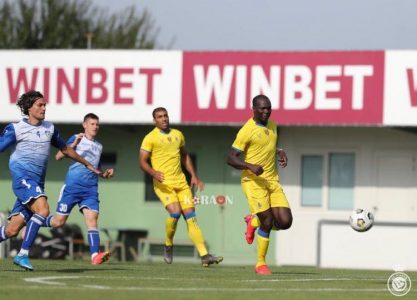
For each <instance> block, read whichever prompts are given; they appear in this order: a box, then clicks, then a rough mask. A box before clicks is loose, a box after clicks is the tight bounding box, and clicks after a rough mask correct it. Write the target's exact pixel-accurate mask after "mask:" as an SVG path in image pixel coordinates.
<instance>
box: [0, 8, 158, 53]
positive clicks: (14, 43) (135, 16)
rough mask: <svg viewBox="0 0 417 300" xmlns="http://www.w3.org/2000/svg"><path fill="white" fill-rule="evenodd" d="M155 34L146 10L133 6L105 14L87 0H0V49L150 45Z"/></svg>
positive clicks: (151, 45) (144, 47)
mask: <svg viewBox="0 0 417 300" xmlns="http://www.w3.org/2000/svg"><path fill="white" fill-rule="evenodd" d="M157 35H158V30H157V29H155V27H154V21H153V19H152V17H151V15H150V14H149V12H148V11H147V10H144V11H142V12H141V13H138V11H137V10H136V8H135V7H134V6H131V7H128V8H126V9H125V10H124V11H123V12H121V13H116V14H110V15H108V14H106V13H105V11H104V10H103V9H99V8H98V7H95V6H93V5H92V4H91V2H90V1H80V0H67V1H65V0H17V1H9V0H0V48H3V49H58V48H59V49H62V48H64V49H85V48H87V46H92V47H93V48H96V49H108V48H113V49H153V48H155V47H156V38H157ZM89 42H91V43H89Z"/></svg>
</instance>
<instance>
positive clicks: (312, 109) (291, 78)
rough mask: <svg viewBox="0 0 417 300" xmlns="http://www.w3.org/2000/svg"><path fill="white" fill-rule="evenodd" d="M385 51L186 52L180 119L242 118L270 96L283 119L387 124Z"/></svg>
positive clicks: (276, 117) (275, 113) (219, 120)
mask: <svg viewBox="0 0 417 300" xmlns="http://www.w3.org/2000/svg"><path fill="white" fill-rule="evenodd" d="M383 74H384V52H383V51H367V52H353V51H349V52H347V51H346V52H215V53H214V52H184V54H183V86H182V91H183V94H182V100H183V102H182V112H181V115H182V117H181V120H182V122H184V123H242V122H244V121H246V120H247V119H248V118H249V117H250V116H252V112H251V98H252V97H253V96H255V95H257V94H265V95H267V96H268V97H269V98H270V100H271V104H272V109H273V112H272V117H271V118H272V119H273V120H275V121H277V122H278V123H279V124H283V125H285V124H288V125H289V124H291V125H297V124H300V125H303V124H323V125H324V124H325V125H331V124H334V125H343V124H350V125H354V124H358V125H359V124H360V125H366V124H369V125H375V124H382V119H383V88H382V87H383V86H384V76H383Z"/></svg>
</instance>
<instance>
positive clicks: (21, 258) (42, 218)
mask: <svg viewBox="0 0 417 300" xmlns="http://www.w3.org/2000/svg"><path fill="white" fill-rule="evenodd" d="M17 106H18V107H19V108H20V110H21V112H22V114H23V115H25V116H27V118H26V117H24V118H23V119H22V120H21V121H20V122H17V123H10V124H8V125H7V126H6V128H5V129H4V131H3V133H2V134H1V135H0V152H3V151H4V150H6V149H7V148H9V147H12V149H11V155H10V159H9V169H10V173H11V175H12V188H13V192H14V194H15V195H16V197H17V199H16V202H15V205H14V207H13V210H12V212H11V214H10V216H9V218H8V219H9V223H8V224H7V225H6V226H1V227H0V242H1V241H4V240H6V239H8V238H10V237H13V236H16V235H17V234H18V233H19V231H20V230H21V229H22V228H23V227H24V226H25V224H26V226H27V229H26V232H25V236H24V239H23V242H22V247H21V249H20V252H19V253H18V254H17V255H16V256H15V258H14V259H13V263H14V264H16V265H18V266H20V267H21V268H23V269H26V270H30V271H32V270H33V267H32V264H31V262H30V260H29V249H30V247H31V246H32V244H33V242H34V240H35V238H36V236H37V234H38V231H39V228H40V227H41V226H45V223H46V221H47V217H48V215H49V205H48V202H47V196H46V194H45V192H44V184H45V175H46V168H47V163H48V158H49V153H50V147H51V145H52V146H54V147H56V148H58V149H60V150H61V151H62V153H63V154H65V155H66V156H68V157H70V158H71V159H73V160H76V161H78V162H79V163H81V164H82V165H84V166H85V167H86V168H87V169H88V170H89V172H92V173H95V174H97V175H98V174H101V172H100V171H99V170H97V169H96V168H95V167H94V166H93V165H92V164H91V163H90V162H88V161H87V160H86V159H84V158H83V157H81V156H80V155H78V154H77V153H76V152H75V150H74V149H73V148H71V147H68V146H67V145H66V144H65V141H64V140H63V139H62V137H61V136H60V133H59V131H58V129H57V128H56V127H55V126H54V124H53V123H51V122H48V121H44V119H45V112H46V101H45V99H44V97H43V95H42V94H41V93H40V92H38V91H29V92H26V93H24V94H23V95H21V96H20V98H19V100H18V102H17Z"/></svg>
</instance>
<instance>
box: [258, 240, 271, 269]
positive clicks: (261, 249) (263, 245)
mask: <svg viewBox="0 0 417 300" xmlns="http://www.w3.org/2000/svg"><path fill="white" fill-rule="evenodd" d="M257 236H258V237H257V241H258V261H257V262H256V267H259V266H262V265H266V261H265V256H266V253H267V252H268V246H269V238H267V237H263V236H260V235H259V234H257Z"/></svg>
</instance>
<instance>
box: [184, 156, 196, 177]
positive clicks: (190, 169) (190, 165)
mask: <svg viewBox="0 0 417 300" xmlns="http://www.w3.org/2000/svg"><path fill="white" fill-rule="evenodd" d="M182 161H183V164H184V166H185V169H186V170H187V171H188V173H190V175H191V177H196V176H197V174H196V173H195V169H194V165H193V162H192V160H191V157H190V156H189V155H188V154H187V155H185V156H184V158H183V159H182Z"/></svg>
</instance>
